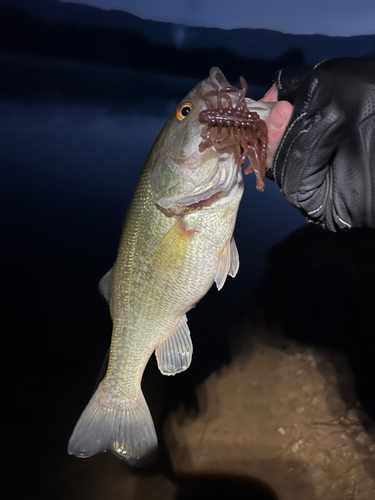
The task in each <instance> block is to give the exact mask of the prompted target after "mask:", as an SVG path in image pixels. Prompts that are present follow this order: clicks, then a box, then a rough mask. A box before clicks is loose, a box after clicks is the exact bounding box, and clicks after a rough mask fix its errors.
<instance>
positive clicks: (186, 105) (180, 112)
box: [175, 102, 193, 122]
mask: <svg viewBox="0 0 375 500" xmlns="http://www.w3.org/2000/svg"><path fill="white" fill-rule="evenodd" d="M192 109H193V105H192V104H191V102H182V103H181V104H180V105H179V106H177V108H176V111H175V116H176V118H177V120H178V121H179V122H182V120H184V119H185V118H186V117H187V115H188V114H189V113H190V111H191V110H192Z"/></svg>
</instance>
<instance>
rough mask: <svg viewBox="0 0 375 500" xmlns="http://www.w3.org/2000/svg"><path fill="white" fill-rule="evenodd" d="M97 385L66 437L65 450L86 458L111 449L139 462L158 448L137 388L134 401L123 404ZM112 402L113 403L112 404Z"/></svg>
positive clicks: (153, 429)
mask: <svg viewBox="0 0 375 500" xmlns="http://www.w3.org/2000/svg"><path fill="white" fill-rule="evenodd" d="M101 386H102V384H100V385H99V387H98V389H97V390H96V392H95V394H94V395H93V397H92V398H91V400H90V401H89V403H88V405H87V406H86V408H85V409H84V411H83V413H82V415H81V416H80V418H79V420H78V422H77V424H76V426H75V428H74V431H73V434H72V436H71V438H70V440H69V445H68V453H69V454H70V455H76V456H77V457H81V458H86V457H91V456H92V455H95V454H96V453H100V452H101V451H106V450H110V451H112V453H114V454H115V455H117V456H118V457H119V458H122V459H124V460H126V461H127V462H128V463H129V464H130V465H140V464H141V463H142V462H143V461H145V460H147V459H149V458H151V457H152V455H153V454H154V453H155V451H156V448H157V437H156V432H155V427H154V423H153V421H152V417H151V414H150V410H149V409H148V406H147V403H146V400H145V398H144V396H143V394H142V391H141V389H139V393H138V399H137V402H136V404H135V405H134V404H132V406H131V407H127V406H126V402H125V401H124V403H122V402H121V403H118V400H117V398H116V400H112V401H111V399H110V397H109V396H105V395H104V394H103V392H102V393H101ZM111 403H112V404H111Z"/></svg>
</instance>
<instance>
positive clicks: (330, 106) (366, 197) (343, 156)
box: [267, 59, 375, 231]
mask: <svg viewBox="0 0 375 500" xmlns="http://www.w3.org/2000/svg"><path fill="white" fill-rule="evenodd" d="M276 85H277V88H278V91H279V92H278V100H279V101H280V100H284V99H286V100H288V101H289V102H291V103H292V104H293V105H294V111H293V115H292V118H291V120H290V123H289V125H288V128H287V130H286V132H285V134H284V137H283V139H282V141H281V143H280V145H279V148H278V150H277V151H276V154H275V157H274V160H273V165H272V168H271V169H268V170H269V172H267V177H271V178H272V177H273V180H275V181H276V183H277V184H278V185H279V187H280V188H281V191H282V193H283V194H284V195H285V197H286V199H287V200H288V201H289V202H290V203H291V204H292V205H294V206H295V207H297V208H298V209H299V210H300V211H301V212H302V213H303V214H304V215H305V216H306V217H307V218H308V219H309V220H311V221H313V222H316V223H318V224H321V225H322V226H323V227H324V228H326V229H328V230H331V231H338V230H342V229H348V228H350V227H355V226H369V227H375V60H374V59H373V60H364V59H332V60H329V61H326V62H323V63H321V64H319V65H317V66H315V67H314V68H313V69H310V70H309V71H307V72H306V69H305V70H304V71H299V72H295V71H293V72H291V71H290V70H287V71H280V72H279V74H278V77H277V80H276Z"/></svg>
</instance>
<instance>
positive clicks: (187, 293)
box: [68, 68, 269, 464]
mask: <svg viewBox="0 0 375 500" xmlns="http://www.w3.org/2000/svg"><path fill="white" fill-rule="evenodd" d="M226 88H230V84H229V83H228V82H227V80H226V79H225V77H224V75H223V74H222V73H221V71H220V70H219V69H218V68H212V69H211V71H210V74H209V77H208V78H207V79H206V80H203V81H202V82H201V83H200V84H198V85H197V87H195V88H194V89H193V90H192V91H191V92H190V93H189V94H188V95H187V96H186V97H185V99H183V101H182V102H181V103H180V104H179V105H178V107H177V109H176V111H175V113H174V114H173V115H172V116H171V117H170V118H169V120H168V121H167V123H166V124H165V126H164V128H163V129H162V131H161V133H160V135H159V137H158V138H157V140H156V142H155V144H154V145H153V147H152V149H151V151H150V153H149V155H148V158H147V160H146V163H145V165H144V168H143V171H142V174H141V177H140V179H139V182H138V185H137V188H136V190H135V193H134V196H133V199H132V201H131V203H130V206H129V208H128V211H127V214H126V219H125V223H124V227H123V232H122V236H121V241H120V246H119V250H118V255H117V259H116V262H115V264H114V266H113V269H111V270H110V271H109V272H108V273H107V274H106V275H105V276H104V277H103V278H102V280H101V281H100V284H99V288H100V290H101V291H102V293H103V295H104V296H105V297H106V298H107V300H108V302H109V305H110V312H111V317H112V320H113V331H112V340H111V346H110V355H109V361H108V368H107V372H106V375H105V377H104V379H103V380H102V381H101V383H100V384H99V387H98V389H97V390H96V392H95V393H94V395H93V397H92V398H91V400H90V401H89V403H88V405H87V406H86V408H85V410H84V411H83V413H82V415H81V417H80V418H79V420H78V423H77V424H76V426H75V429H74V431H73V434H72V436H71V438H70V441H69V448H68V451H69V453H70V454H74V455H77V456H78V457H89V456H91V455H94V454H96V453H99V452H102V451H106V450H110V451H112V452H113V453H114V454H116V455H117V456H118V457H120V458H122V459H125V460H127V461H128V462H129V463H130V464H136V463H137V462H138V461H139V460H141V459H143V458H145V457H147V456H148V455H150V454H152V453H153V452H154V450H155V449H156V447H157V437H156V433H155V428H154V424H153V420H152V417H151V414H150V411H149V409H148V406H147V404H146V401H145V398H144V396H143V393H142V390H141V380H142V375H143V371H144V369H145V367H146V364H147V362H148V360H149V358H150V356H151V355H152V353H153V352H154V351H155V354H156V359H157V363H158V367H159V369H160V371H161V373H163V374H164V375H175V374H176V373H179V372H181V371H183V370H186V369H187V368H188V367H189V365H190V363H191V360H192V354H193V345H192V341H191V338H190V331H189V328H188V325H187V318H186V313H187V312H188V311H189V310H190V309H191V308H192V307H194V306H195V305H196V304H197V302H198V301H199V300H200V299H201V298H202V297H203V296H204V295H205V294H206V293H207V291H208V290H209V289H210V287H211V286H212V284H213V283H214V282H216V285H217V288H218V289H219V290H220V289H221V288H222V287H223V285H224V282H225V280H226V277H227V275H228V274H229V275H230V276H232V277H235V276H236V274H237V271H238V267H239V256H238V251H237V248H236V244H235V241H234V239H233V230H234V226H235V222H236V217H237V211H238V207H239V203H240V201H241V197H242V193H243V180H242V171H241V168H239V167H238V158H237V157H238V154H237V156H236V151H237V149H238V145H237V144H236V141H235V138H231V137H229V136H228V137H227V138H226V140H221V139H220V140H216V141H213V142H212V145H211V146H210V144H206V146H205V148H200V147H199V146H200V143H201V142H202V137H203V136H204V134H205V133H207V127H206V126H205V125H204V124H203V123H201V121H200V120H199V115H200V113H201V112H202V111H204V110H206V109H208V108H209V109H211V108H213V107H214V106H217V105H218V100H219V98H218V97H217V92H216V94H215V92H213V89H216V91H217V90H220V89H226ZM234 90H236V89H234ZM233 99H234V100H235V98H234V97H233V96H232V100H233ZM237 99H239V97H237ZM241 99H242V101H243V96H242V98H241ZM246 103H247V104H248V105H249V106H250V107H252V108H254V109H256V110H257V112H258V113H259V115H260V116H261V118H264V117H265V116H266V115H267V113H268V108H269V105H267V104H265V103H259V104H258V103H254V102H253V101H251V100H248V99H246ZM206 142H207V141H206ZM209 146H210V147H209ZM202 149H204V150H202Z"/></svg>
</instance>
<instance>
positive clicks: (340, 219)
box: [337, 215, 352, 229]
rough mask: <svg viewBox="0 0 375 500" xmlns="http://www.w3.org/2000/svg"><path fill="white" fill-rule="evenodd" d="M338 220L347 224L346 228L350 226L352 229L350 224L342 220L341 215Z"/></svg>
mask: <svg viewBox="0 0 375 500" xmlns="http://www.w3.org/2000/svg"><path fill="white" fill-rule="evenodd" d="M337 218H338V220H339V221H340V222H342V223H343V224H345V226H348V228H349V229H350V228H351V227H352V226H351V225H350V224H348V223H347V222H345V221H344V220H342V218H341V217H340V216H339V215H338V216H337Z"/></svg>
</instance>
